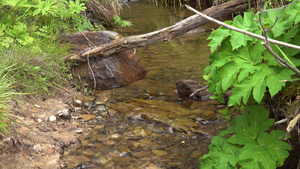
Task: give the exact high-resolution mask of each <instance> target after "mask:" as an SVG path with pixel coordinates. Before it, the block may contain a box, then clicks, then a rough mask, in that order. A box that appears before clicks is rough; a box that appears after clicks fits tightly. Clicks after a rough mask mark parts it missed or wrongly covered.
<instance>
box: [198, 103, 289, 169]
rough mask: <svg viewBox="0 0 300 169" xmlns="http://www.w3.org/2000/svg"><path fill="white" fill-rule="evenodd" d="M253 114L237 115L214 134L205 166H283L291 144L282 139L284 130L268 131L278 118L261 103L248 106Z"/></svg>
mask: <svg viewBox="0 0 300 169" xmlns="http://www.w3.org/2000/svg"><path fill="white" fill-rule="evenodd" d="M248 109H249V113H246V112H245V113H244V114H242V115H241V116H238V117H236V118H235V119H234V120H233V121H232V124H231V126H230V127H229V128H228V129H226V130H225V131H222V132H221V133H219V135H218V136H215V137H213V139H212V142H211V144H210V146H209V150H210V151H209V153H208V154H206V155H204V156H203V157H201V158H200V168H201V169H208V168H210V169H213V168H216V169H219V168H237V166H241V168H255V169H266V168H268V169H272V168H274V169H275V168H276V167H280V166H282V165H283V162H284V160H285V159H286V158H287V157H288V155H289V153H288V151H287V150H291V146H290V145H289V144H288V143H286V142H285V141H282V136H283V135H284V131H279V130H273V131H271V132H270V133H267V132H266V130H268V128H269V127H270V126H272V125H273V123H274V119H267V117H268V115H269V112H268V111H267V110H266V109H264V108H263V107H261V106H258V105H254V106H251V107H248Z"/></svg>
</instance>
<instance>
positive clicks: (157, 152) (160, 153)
mask: <svg viewBox="0 0 300 169" xmlns="http://www.w3.org/2000/svg"><path fill="white" fill-rule="evenodd" d="M152 153H153V154H155V155H156V156H164V155H167V154H168V152H166V151H163V150H152Z"/></svg>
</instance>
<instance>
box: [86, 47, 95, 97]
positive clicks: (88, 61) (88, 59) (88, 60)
mask: <svg viewBox="0 0 300 169" xmlns="http://www.w3.org/2000/svg"><path fill="white" fill-rule="evenodd" d="M89 51H90V50H89ZM87 63H88V66H89V69H90V71H91V73H92V76H93V80H94V90H93V93H95V90H96V85H97V82H96V78H95V75H94V72H93V69H92V67H91V65H90V58H89V54H88V55H87Z"/></svg>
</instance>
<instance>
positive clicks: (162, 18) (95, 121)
mask: <svg viewBox="0 0 300 169" xmlns="http://www.w3.org/2000/svg"><path fill="white" fill-rule="evenodd" d="M190 15H192V13H191V12H189V11H187V10H180V9H175V8H174V7H173V6H164V5H158V6H156V5H155V4H154V3H151V2H149V1H137V2H129V3H127V6H126V7H124V10H123V13H122V14H121V17H122V18H123V19H125V20H129V21H131V22H132V24H133V26H132V27H125V28H120V29H119V30H116V31H117V32H119V33H120V34H122V35H123V36H130V35H138V34H143V33H147V32H151V31H155V30H158V29H161V28H164V27H166V26H170V25H172V24H174V23H176V22H178V21H180V20H182V19H184V18H186V17H188V16H190ZM215 27H216V26H215V25H213V24H207V25H205V26H203V28H205V29H206V30H208V31H207V32H204V33H202V34H201V35H199V36H196V37H179V38H175V39H173V40H172V41H171V42H159V43H155V44H153V45H149V46H146V47H143V48H138V49H137V55H138V56H139V58H140V60H141V63H142V65H143V67H144V68H145V69H146V71H147V76H146V77H145V78H144V79H141V80H139V81H136V82H134V83H131V84H129V85H127V86H125V87H122V88H117V89H112V90H105V91H97V92H96V96H85V98H84V100H85V104H86V107H87V108H86V110H85V111H82V110H79V109H76V110H74V111H75V113H77V114H78V118H81V119H82V121H85V122H87V123H88V126H87V129H86V130H84V131H83V132H82V133H81V132H79V133H80V140H81V146H76V145H71V146H69V147H68V148H66V149H65V152H64V156H63V158H62V161H63V162H64V163H65V164H66V166H67V168H78V169H79V168H108V169H112V168H130V169H135V168H136V169H140V168H142V169H144V168H145V169H146V168H148V169H150V168H151V169H159V168H168V169H171V168H172V169H173V168H174V169H175V168H184V169H187V168H191V169H193V168H199V157H201V156H202V155H204V154H205V153H207V152H208V146H209V144H210V141H211V138H212V137H213V136H215V135H217V134H218V133H219V132H220V131H221V130H224V129H225V128H226V126H227V125H226V122H225V121H224V119H222V118H221V117H220V115H219V114H218V110H219V109H221V108H222V107H220V106H219V105H218V103H217V102H216V101H215V100H209V101H205V102H200V101H192V100H181V99H179V98H178V96H177V93H176V88H175V82H176V81H177V80H179V79H192V80H195V81H198V82H200V83H203V82H204V80H203V78H202V74H203V70H204V68H205V67H206V66H207V65H208V56H209V54H210V50H209V47H207V44H208V41H207V40H206V38H207V37H208V35H209V30H211V29H212V28H215ZM86 112H91V113H90V114H89V113H86Z"/></svg>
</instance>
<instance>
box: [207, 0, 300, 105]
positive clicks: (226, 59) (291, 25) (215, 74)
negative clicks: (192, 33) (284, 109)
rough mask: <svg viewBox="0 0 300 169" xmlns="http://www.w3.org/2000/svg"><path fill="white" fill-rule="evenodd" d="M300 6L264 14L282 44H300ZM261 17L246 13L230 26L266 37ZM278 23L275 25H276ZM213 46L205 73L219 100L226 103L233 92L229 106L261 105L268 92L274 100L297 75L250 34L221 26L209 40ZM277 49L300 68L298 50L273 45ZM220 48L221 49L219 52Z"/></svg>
mask: <svg viewBox="0 0 300 169" xmlns="http://www.w3.org/2000/svg"><path fill="white" fill-rule="evenodd" d="M299 11H300V3H299V2H297V3H294V4H292V5H290V6H289V7H287V8H285V10H284V11H282V10H273V11H268V12H265V13H263V14H262V21H263V23H264V26H265V27H266V28H271V27H272V26H273V27H272V29H271V31H270V32H268V37H270V38H273V39H277V40H280V41H284V42H288V43H292V44H296V45H299V44H300V32H299V30H300V25H299V21H300V19H299V18H300V12H299ZM258 18H259V17H258V14H253V13H249V12H245V13H244V17H242V16H236V17H235V18H234V20H233V21H227V22H226V23H227V24H230V25H233V26H235V27H238V28H240V29H243V30H247V31H250V32H253V33H256V34H262V29H261V26H260V23H259V22H257V21H256V20H255V19H258ZM274 23H275V24H274ZM208 39H210V40H211V41H210V43H209V46H210V47H211V52H212V53H213V52H214V53H213V54H211V55H210V65H209V66H208V67H207V68H206V69H205V71H204V78H205V79H206V80H207V82H208V84H209V92H213V93H215V94H216V95H215V96H214V98H217V99H218V100H219V101H221V102H224V93H225V92H226V91H227V90H230V91H231V93H232V96H231V97H230V98H229V102H228V105H241V103H242V104H244V105H247V103H248V102H249V101H252V100H253V101H255V102H257V103H261V101H262V99H263V98H264V96H265V92H267V91H268V92H269V93H270V94H271V96H272V97H273V96H274V95H275V94H276V93H278V92H279V91H281V90H282V88H283V87H285V86H286V85H287V83H288V82H287V81H291V79H292V76H293V75H294V72H292V71H291V70H289V69H286V68H284V67H283V66H281V65H280V64H279V63H278V62H277V61H276V60H275V58H274V57H273V56H272V55H271V54H270V53H269V52H268V51H267V50H266V49H265V48H264V46H263V45H261V42H262V41H261V40H258V39H255V38H253V37H250V36H248V35H244V34H241V33H239V32H236V31H232V30H229V29H226V28H224V27H220V28H219V29H217V30H215V31H213V32H212V33H211V35H210V36H209V37H208ZM271 47H272V48H273V50H274V51H275V52H276V53H278V54H280V55H282V58H283V59H285V60H287V61H288V62H289V63H291V64H292V65H294V66H295V67H297V66H300V60H299V59H297V57H298V56H299V51H298V50H293V49H290V48H286V47H278V46H276V45H273V44H271ZM217 49H218V50H217Z"/></svg>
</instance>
